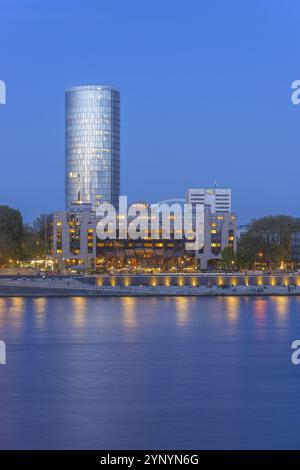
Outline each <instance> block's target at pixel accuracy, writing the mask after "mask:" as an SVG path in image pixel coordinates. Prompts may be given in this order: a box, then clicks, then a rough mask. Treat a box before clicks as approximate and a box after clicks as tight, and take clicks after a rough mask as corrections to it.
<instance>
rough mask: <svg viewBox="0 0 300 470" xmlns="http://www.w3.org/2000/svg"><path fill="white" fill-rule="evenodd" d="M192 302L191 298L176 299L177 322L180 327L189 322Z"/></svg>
mask: <svg viewBox="0 0 300 470" xmlns="http://www.w3.org/2000/svg"><path fill="white" fill-rule="evenodd" d="M191 301H192V299H191V298H190V297H175V309H176V321H177V324H178V325H179V326H183V325H186V324H187V322H188V317H189V307H190V303H191Z"/></svg>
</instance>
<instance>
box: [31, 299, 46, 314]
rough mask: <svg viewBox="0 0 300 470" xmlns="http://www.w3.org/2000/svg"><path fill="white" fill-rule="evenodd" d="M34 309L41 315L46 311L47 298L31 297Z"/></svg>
mask: <svg viewBox="0 0 300 470" xmlns="http://www.w3.org/2000/svg"><path fill="white" fill-rule="evenodd" d="M33 305H34V310H35V312H36V313H37V314H38V315H43V314H44V313H45V311H46V306H47V299H46V297H39V298H37V299H33Z"/></svg>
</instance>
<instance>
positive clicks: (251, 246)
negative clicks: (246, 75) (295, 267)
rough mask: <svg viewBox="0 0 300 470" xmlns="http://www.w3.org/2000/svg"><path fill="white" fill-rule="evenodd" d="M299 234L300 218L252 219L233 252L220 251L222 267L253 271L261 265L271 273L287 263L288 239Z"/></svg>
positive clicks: (274, 217) (289, 260)
mask: <svg viewBox="0 0 300 470" xmlns="http://www.w3.org/2000/svg"><path fill="white" fill-rule="evenodd" d="M299 231H300V218H296V217H290V216H286V215H278V216H267V217H262V218H259V219H253V220H251V222H250V224H249V226H248V230H247V232H246V233H245V234H243V235H242V236H241V237H240V239H239V241H238V247H237V252H236V253H233V251H232V250H230V249H228V248H227V249H225V250H223V252H222V265H223V267H224V268H226V269H229V268H230V266H231V267H232V266H235V267H236V269H253V268H255V267H257V265H262V264H264V265H265V266H266V267H267V268H268V269H274V268H278V267H279V266H280V264H281V263H282V262H284V263H286V264H288V263H291V261H292V253H291V235H292V233H293V232H299Z"/></svg>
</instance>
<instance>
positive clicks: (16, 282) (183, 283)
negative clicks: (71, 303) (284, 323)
mask: <svg viewBox="0 0 300 470" xmlns="http://www.w3.org/2000/svg"><path fill="white" fill-rule="evenodd" d="M271 295H290V296H295V295H300V276H297V275H256V276H253V275H251V276H248V275H244V274H234V275H232V274H193V275H190V274H189V275H186V274H180V275H178V274H169V275H167V274H158V275H117V276H115V275H113V276H73V277H72V276H59V277H55V276H49V277H46V278H42V277H40V276H26V277H22V278H12V277H0V297H12V296H18V297H19V296H24V297H60V296H64V297H65V296H67V297H71V296H86V297H102V296H109V297H112V296H137V297H138V296H141V297H146V296H271Z"/></svg>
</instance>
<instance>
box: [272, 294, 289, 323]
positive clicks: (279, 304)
mask: <svg viewBox="0 0 300 470" xmlns="http://www.w3.org/2000/svg"><path fill="white" fill-rule="evenodd" d="M272 301H273V303H274V306H275V311H276V319H277V322H278V325H280V327H281V328H280V331H281V332H283V331H284V330H283V329H282V327H285V325H286V323H287V318H288V317H287V313H288V311H289V304H290V298H289V297H287V296H285V295H282V296H278V297H273V298H272Z"/></svg>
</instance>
